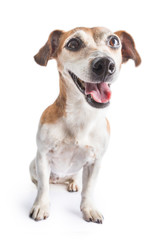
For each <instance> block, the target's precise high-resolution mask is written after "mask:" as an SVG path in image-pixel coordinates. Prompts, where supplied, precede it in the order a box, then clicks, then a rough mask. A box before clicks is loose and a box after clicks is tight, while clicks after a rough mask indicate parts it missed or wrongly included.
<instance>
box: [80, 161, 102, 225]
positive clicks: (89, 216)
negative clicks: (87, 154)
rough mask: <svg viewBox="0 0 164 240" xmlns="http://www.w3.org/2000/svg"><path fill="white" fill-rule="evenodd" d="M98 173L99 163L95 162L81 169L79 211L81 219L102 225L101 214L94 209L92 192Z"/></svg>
mask: <svg viewBox="0 0 164 240" xmlns="http://www.w3.org/2000/svg"><path fill="white" fill-rule="evenodd" d="M98 172H99V162H98V161H95V163H94V164H91V165H89V166H88V165H86V166H84V168H83V189H82V200H81V211H82V213H83V218H84V220H86V221H87V222H95V223H102V222H103V216H102V214H101V213H100V212H99V211H98V210H97V209H96V208H95V207H94V202H93V191H94V186H95V181H96V179H97V175H98Z"/></svg>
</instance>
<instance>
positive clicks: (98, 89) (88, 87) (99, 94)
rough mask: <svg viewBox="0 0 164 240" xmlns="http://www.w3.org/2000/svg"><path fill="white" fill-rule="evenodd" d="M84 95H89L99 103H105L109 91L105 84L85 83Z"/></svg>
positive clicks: (108, 96) (109, 93)
mask: <svg viewBox="0 0 164 240" xmlns="http://www.w3.org/2000/svg"><path fill="white" fill-rule="evenodd" d="M85 94H86V95H88V94H91V96H92V98H93V99H94V100H95V101H96V102H99V103H106V102H108V101H109V99H110V97H111V91H110V88H109V86H108V84H107V83H105V82H102V83H85Z"/></svg>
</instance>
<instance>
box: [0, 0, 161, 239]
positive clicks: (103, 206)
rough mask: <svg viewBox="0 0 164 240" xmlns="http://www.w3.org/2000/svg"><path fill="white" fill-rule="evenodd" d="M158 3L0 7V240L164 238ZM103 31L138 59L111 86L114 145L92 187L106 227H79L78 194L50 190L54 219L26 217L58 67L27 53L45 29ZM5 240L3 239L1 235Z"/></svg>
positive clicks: (12, 3) (17, 4)
mask: <svg viewBox="0 0 164 240" xmlns="http://www.w3.org/2000/svg"><path fill="white" fill-rule="evenodd" d="M162 3H163V1H162V0H161V1H159V0H156V1H151V0H149V1H146V0H145V1H144V0H142V1H140V0H137V1H130V0H129V1H127V0H115V1H110V0H108V1H105V0H99V1H98V0H97V1H96V0H95V1H89V0H87V1H85V0H83V1H78V0H68V1H62V0H59V1H56V0H54V1H48V0H46V1H41V0H40V1H7V0H6V1H1V4H0V35H1V37H0V66H1V70H0V84H1V87H0V120H1V124H0V140H1V151H0V161H1V168H0V169H1V172H0V184H1V185H0V194H1V198H0V221H1V224H0V228H1V231H0V234H1V236H3V239H9V238H10V239H11V238H12V239H32V240H33V239H50V238H51V239H68V240H69V239H71V240H72V239H86V240H88V239H89V240H92V239H111V240H120V239H121V240H122V239H126V240H135V239H137V240H138V239H140V240H141V239H143V240H145V239H149V240H150V239H158V240H163V239H164V76H163V75H164V74H163V69H164V28H163V23H164V17H163V6H162ZM76 26H86V27H93V26H105V27H108V28H109V29H111V30H112V31H116V30H126V31H127V32H129V33H130V34H131V35H132V36H133V38H134V40H135V43H136V47H137V50H138V52H139V53H140V55H141V58H142V64H141V66H139V67H138V68H135V67H134V63H133V62H132V61H129V62H128V63H127V64H124V65H123V66H122V70H121V74H120V77H119V79H118V80H117V82H116V83H115V84H114V85H113V86H112V99H111V105H110V107H109V110H108V118H109V121H110V125H111V139H110V144H109V148H108V151H107V153H106V155H105V157H104V159H103V162H102V167H101V172H100V175H99V179H98V184H97V188H96V195H95V196H96V202H97V205H98V206H99V209H100V210H101V211H102V213H103V215H104V217H105V221H104V224H103V225H98V224H93V223H87V222H85V221H83V220H82V217H81V213H80V210H79V205H80V193H73V194H71V193H68V192H67V191H66V190H65V187H64V186H60V185H58V186H57V185H55V186H51V191H50V194H51V215H50V217H49V219H47V220H46V221H42V222H34V221H33V220H31V219H30V218H29V217H28V213H29V210H30V208H31V206H32V203H33V201H34V199H35V196H36V188H35V186H34V185H33V184H32V183H31V181H30V177H29V170H28V167H29V164H30V162H31V160H32V159H33V157H34V155H35V152H36V144H35V136H36V131H37V125H38V121H39V118H40V115H41V113H42V111H43V110H44V109H45V108H46V107H47V106H48V105H50V104H51V103H52V102H53V101H54V100H55V98H56V97H57V95H58V91H59V89H58V72H57V69H56V63H55V61H50V62H49V63H48V66H47V67H46V68H45V67H41V66H39V65H37V64H36V63H35V62H34V60H33V56H34V55H35V54H36V53H37V51H38V50H39V48H40V47H42V45H43V44H44V43H45V42H46V41H47V38H48V35H49V33H50V32H51V31H52V30H55V29H63V30H69V29H72V28H74V27H76ZM1 239H2V237H1Z"/></svg>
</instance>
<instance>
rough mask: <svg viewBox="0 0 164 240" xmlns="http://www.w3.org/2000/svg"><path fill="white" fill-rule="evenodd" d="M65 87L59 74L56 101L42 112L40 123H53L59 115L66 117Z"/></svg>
mask: <svg viewBox="0 0 164 240" xmlns="http://www.w3.org/2000/svg"><path fill="white" fill-rule="evenodd" d="M65 108H66V87H65V84H64V82H63V79H62V77H61V76H60V94H59V96H58V98H57V99H56V101H55V102H54V103H53V104H52V105H50V106H49V107H48V108H46V110H45V111H44V112H43V114H42V116H41V119H40V123H41V124H45V123H55V122H56V121H57V120H58V119H60V118H61V117H66V112H65Z"/></svg>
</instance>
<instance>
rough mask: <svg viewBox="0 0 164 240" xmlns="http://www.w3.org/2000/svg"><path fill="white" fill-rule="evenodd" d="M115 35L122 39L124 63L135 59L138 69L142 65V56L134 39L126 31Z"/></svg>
mask: <svg viewBox="0 0 164 240" xmlns="http://www.w3.org/2000/svg"><path fill="white" fill-rule="evenodd" d="M115 34H116V35H117V36H118V37H119V38H120V40H121V44H122V49H121V51H122V63H125V62H127V61H128V60H129V59H133V60H134V62H135V66H136V67H137V66H138V65H139V64H140V63H141V58H140V55H139V54H138V52H137V50H136V48H135V43H134V40H133V38H132V37H131V36H130V34H129V33H127V32H124V31H117V32H115Z"/></svg>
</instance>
